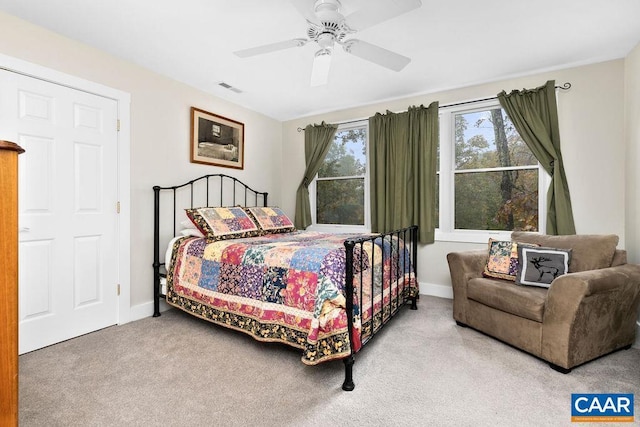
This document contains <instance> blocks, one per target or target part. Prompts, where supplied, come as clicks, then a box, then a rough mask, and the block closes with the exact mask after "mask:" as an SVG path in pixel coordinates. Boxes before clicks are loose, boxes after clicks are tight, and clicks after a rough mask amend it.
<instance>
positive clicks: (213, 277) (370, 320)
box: [167, 231, 418, 365]
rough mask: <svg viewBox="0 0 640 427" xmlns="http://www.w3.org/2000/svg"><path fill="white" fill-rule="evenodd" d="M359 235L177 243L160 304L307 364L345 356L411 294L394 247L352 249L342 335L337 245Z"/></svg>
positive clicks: (379, 243)
mask: <svg viewBox="0 0 640 427" xmlns="http://www.w3.org/2000/svg"><path fill="white" fill-rule="evenodd" d="M359 237H363V236H362V235H361V234H360V235H355V234H354V235H349V234H325V233H317V232H309V231H295V232H291V233H284V234H269V235H266V236H261V237H251V238H241V239H233V240H221V241H216V242H211V243H207V242H206V240H205V239H203V238H197V237H184V238H180V239H178V240H177V241H175V243H174V245H173V252H172V257H171V265H170V266H169V268H168V269H167V272H168V273H167V302H168V303H169V304H170V305H173V306H175V307H178V308H180V309H182V310H185V311H187V312H190V313H192V314H194V315H196V316H199V317H202V318H204V319H207V320H209V321H211V322H214V323H218V324H221V325H223V326H226V327H229V328H233V329H237V330H241V331H243V332H245V333H247V334H250V335H252V336H253V337H254V338H256V339H258V340H261V341H277V342H283V343H286V344H288V345H291V346H294V347H297V348H301V349H303V355H302V361H303V363H305V364H308V365H315V364H317V363H320V362H323V361H326V360H332V359H337V358H344V357H346V356H348V355H349V354H350V352H351V348H352V347H353V349H354V351H358V350H359V349H360V347H361V346H362V345H363V344H364V343H365V342H366V341H367V340H368V339H369V338H370V337H371V334H372V331H375V330H376V329H378V328H379V327H381V325H382V324H383V323H385V322H386V319H387V318H388V317H389V316H390V315H391V314H392V313H391V312H395V311H396V310H397V309H398V308H399V306H400V305H401V304H402V301H403V298H404V297H407V296H415V295H417V293H418V288H417V282H416V280H415V276H414V273H413V271H412V268H411V263H410V261H409V253H408V251H407V249H406V248H405V246H404V243H403V242H402V241H400V240H399V239H396V238H391V237H388V236H387V237H386V238H385V239H382V238H380V237H377V238H375V237H372V239H371V240H370V241H367V242H365V243H363V244H356V246H355V248H354V328H353V334H352V336H351V337H349V333H348V327H347V315H346V310H345V307H346V305H345V302H346V299H345V264H346V256H345V247H344V244H343V242H344V241H345V240H346V239H350V238H359Z"/></svg>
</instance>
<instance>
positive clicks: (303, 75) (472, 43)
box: [0, 0, 640, 120]
mask: <svg viewBox="0 0 640 427" xmlns="http://www.w3.org/2000/svg"><path fill="white" fill-rule="evenodd" d="M292 1H299V2H309V3H311V4H313V2H314V0H234V1H231V0H181V1H170V0H109V1H103V0H46V1H42V0H0V9H2V10H4V11H5V12H7V13H9V14H12V15H15V16H18V17H20V18H23V19H25V20H28V21H31V22H33V23H35V24H38V25H41V26H43V27H46V28H49V29H51V30H53V31H55V32H57V33H60V34H63V35H65V36H67V37H70V38H72V39H76V40H79V41H81V42H84V43H86V44H89V45H92V46H95V47H97V48H99V49H102V50H104V51H107V52H109V53H111V54H113V55H115V56H118V57H121V58H124V59H126V60H129V61H131V62H134V63H137V64H139V65H141V66H143V67H146V68H148V69H150V70H153V71H155V72H157V73H159V74H162V75H165V76H168V77H171V78H173V79H175V80H178V81H181V82H184V83H187V84H189V85H191V86H194V87H196V88H199V89H201V90H203V91H205V92H208V93H211V94H214V95H216V96H218V97H220V98H224V99H227V100H229V101H232V102H235V103H237V104H240V105H242V106H244V107H247V108H249V109H252V110H255V111H258V112H261V113H263V114H265V115H267V116H270V117H273V118H275V119H278V120H289V119H294V118H298V117H303V116H307V115H311V114H315V113H321V112H326V111H333V110H338V109H342V108H347V107H353V106H358V105H364V104H370V103H374V102H378V101H381V100H385V99H392V98H399V97H405V96H409V95H415V94H420V93H428V92H434V91H438V90H444V89H451V88H456V87H463V86H467V85H471V84H476V83H481V82H487V81H494V80H498V79H503V78H507V77H510V76H517V75H523V74H530V73H534V72H538V71H543V70H552V69H559V68H566V67H569V66H574V65H582V64H587V63H593V62H599V61H604V60H609V59H615V58H622V57H624V56H626V54H627V53H629V52H630V51H631V49H633V47H634V46H636V45H637V44H638V43H639V42H640V0H615V1H612V0H535V1H532V0H487V1H478V0H422V7H421V8H419V9H417V10H414V11H412V12H409V13H407V14H404V15H401V16H399V17H396V18H394V19H392V20H389V21H386V22H383V23H381V24H378V25H375V26H373V27H371V28H367V29H364V30H362V31H360V32H358V33H356V34H355V35H353V36H352V38H358V39H362V40H364V41H367V42H369V43H373V44H376V45H379V46H381V47H384V48H386V49H389V50H392V51H395V52H397V53H400V54H402V55H405V56H408V57H410V58H412V61H411V63H410V64H409V65H408V66H407V67H406V68H405V69H403V70H402V71H400V72H395V71H390V70H387V69H385V68H383V67H380V66H379V65H376V64H373V63H370V62H367V61H365V60H363V59H360V58H358V57H355V56H353V55H349V54H347V53H345V52H344V51H342V49H335V51H334V55H333V63H332V66H331V70H330V75H329V83H328V84H327V85H325V86H320V87H310V86H309V78H310V73H311V66H312V62H313V57H314V53H315V51H316V50H318V47H317V46H316V45H315V44H312V43H309V44H307V45H306V46H303V47H300V48H291V49H287V50H284V51H279V52H274V53H270V54H265V55H261V56H256V57H251V58H245V59H241V58H238V57H237V56H236V55H234V54H233V52H234V51H236V50H241V49H246V48H250V47H255V46H260V45H263V44H267V43H273V42H279V41H284V40H289V39H293V38H306V29H307V24H306V22H305V20H304V18H303V17H302V16H301V15H300V14H299V13H298V11H297V10H296V8H295V7H294V6H292V4H291V2H292ZM371 1H372V0H368V1H367V0H341V2H342V13H343V15H345V16H346V15H348V14H349V13H351V12H353V11H355V10H359V9H360V8H361V7H363V6H366V4H367V3H370V2H371ZM376 1H383V2H385V1H386V2H391V1H393V0H376ZM220 82H225V83H227V84H229V85H231V86H233V87H235V88H237V89H240V90H241V91H242V93H235V92H232V91H230V90H228V89H224V88H222V87H220V86H219V83H220Z"/></svg>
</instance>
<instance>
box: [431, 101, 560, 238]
mask: <svg viewBox="0 0 640 427" xmlns="http://www.w3.org/2000/svg"><path fill="white" fill-rule="evenodd" d="M464 107H466V108H464ZM464 107H461V106H458V107H457V108H456V107H451V108H448V109H441V111H440V147H439V151H438V155H439V171H438V182H439V191H438V194H439V205H438V209H437V211H438V215H439V217H438V218H439V224H438V233H437V234H436V238H437V239H438V240H454V241H469V242H486V241H487V239H488V237H489V236H494V237H499V238H508V237H509V234H510V232H511V231H512V230H526V231H538V230H543V229H544V221H543V219H544V216H545V215H546V212H545V204H544V203H541V198H540V197H539V194H543V195H544V194H546V190H544V189H543V188H547V187H546V186H548V182H549V181H548V178H547V174H546V172H544V170H543V169H542V168H541V166H540V165H539V164H538V161H537V160H536V158H535V156H534V155H533V153H532V152H531V150H529V148H528V147H527V145H526V144H525V143H524V141H523V140H522V138H521V137H520V135H519V134H518V132H517V131H516V129H515V128H514V126H513V124H512V123H511V121H510V120H509V118H508V116H507V115H506V114H505V112H504V110H503V109H502V108H501V107H500V105H499V104H498V103H497V101H492V102H489V103H487V102H485V103H474V104H471V107H470V106H469V105H465V106H464ZM545 185H546V186H545ZM541 189H543V190H542V191H541ZM545 199H546V198H545V197H542V201H544V200H545ZM496 235H497V236H496Z"/></svg>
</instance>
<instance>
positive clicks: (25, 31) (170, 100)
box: [0, 12, 282, 317]
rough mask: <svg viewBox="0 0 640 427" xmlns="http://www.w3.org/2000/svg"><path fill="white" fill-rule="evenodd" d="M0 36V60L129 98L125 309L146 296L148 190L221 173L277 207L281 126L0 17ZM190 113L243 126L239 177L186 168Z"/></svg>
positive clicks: (235, 173) (150, 241)
mask: <svg viewBox="0 0 640 427" xmlns="http://www.w3.org/2000/svg"><path fill="white" fill-rule="evenodd" d="M0 34H1V35H2V36H1V37H0V53H2V54H4V55H7V56H10V57H13V58H18V59H21V60H23V61H28V62H30V63H34V64H38V65H41V66H44V67H47V68H51V69H54V70H56V71H60V72H63V73H66V74H70V75H73V76H76V77H80V78H82V79H85V80H89V81H92V82H96V83H100V84H102V85H105V86H109V87H112V88H114V89H118V90H121V91H124V92H128V93H130V94H131V206H130V211H131V306H138V305H140V304H146V303H149V302H150V301H151V299H152V295H153V293H152V283H153V279H152V277H153V275H152V263H153V253H152V251H153V191H152V189H151V188H152V187H153V185H174V184H178V183H182V182H184V181H188V180H190V179H192V178H194V177H196V176H200V175H204V174H207V173H228V174H230V175H233V176H235V177H237V178H239V179H241V180H243V181H245V182H247V183H248V184H249V185H251V186H253V187H254V188H256V189H259V190H262V191H268V192H269V200H270V201H271V202H272V203H273V204H277V203H279V202H280V194H281V191H280V180H281V176H280V169H281V167H282V148H281V141H282V124H281V122H279V121H276V120H273V119H271V118H268V117H266V116H264V115H262V114H258V113H255V112H253V111H250V110H247V109H245V108H243V107H241V106H239V105H237V104H233V103H230V102H227V101H224V100H221V99H219V98H216V97H214V96H212V95H209V94H207V93H204V92H201V91H199V90H196V89H194V88H192V87H190V86H187V85H185V84H182V83H179V82H177V81H174V80H171V79H168V78H166V77H162V76H160V75H158V74H155V73H152V72H150V71H148V70H146V69H144V68H142V67H139V66H137V65H134V64H132V63H129V62H126V61H122V60H120V59H118V58H115V57H113V56H111V55H108V54H106V53H104V52H102V51H99V50H97V49H94V48H91V47H89V46H86V45H83V44H80V43H77V42H75V41H72V40H69V39H67V38H64V37H61V36H59V35H57V34H55V33H52V32H50V31H47V30H45V29H43V28H42V27H38V26H34V25H32V24H29V23H27V22H25V21H22V20H19V19H17V18H15V17H12V16H10V15H7V14H5V13H2V12H0ZM0 65H2V64H0ZM191 106H195V107H198V108H201V109H204V110H207V111H210V112H213V113H216V114H220V115H222V116H225V117H229V118H232V119H234V120H237V121H240V122H242V123H244V125H245V145H246V151H245V167H244V170H242V171H239V170H235V169H228V168H218V167H212V166H206V165H196V164H192V163H190V162H189V132H190V115H189V111H190V110H189V109H190V107H191ZM149 314H150V312H149ZM134 317H135V316H134Z"/></svg>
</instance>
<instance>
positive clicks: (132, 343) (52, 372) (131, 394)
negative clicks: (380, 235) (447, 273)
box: [20, 296, 640, 427]
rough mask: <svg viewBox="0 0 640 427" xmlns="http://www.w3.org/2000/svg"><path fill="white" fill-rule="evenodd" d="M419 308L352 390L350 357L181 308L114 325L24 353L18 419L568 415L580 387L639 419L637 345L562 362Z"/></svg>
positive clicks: (323, 422)
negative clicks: (309, 360) (312, 351)
mask: <svg viewBox="0 0 640 427" xmlns="http://www.w3.org/2000/svg"><path fill="white" fill-rule="evenodd" d="M418 307H419V309H418V311H410V310H408V309H407V310H406V311H404V312H403V313H401V314H400V316H399V317H398V318H396V319H394V321H393V322H392V323H390V324H389V325H388V327H387V328H386V330H385V331H383V333H382V334H380V335H379V336H377V337H376V338H375V339H374V340H373V341H372V342H371V343H370V344H369V345H368V346H367V347H365V348H364V349H363V351H362V352H361V353H359V354H358V355H357V356H356V363H355V365H354V380H355V383H356V389H355V390H354V391H352V392H344V391H342V390H341V388H340V386H341V384H342V380H343V375H344V369H343V364H342V362H340V361H336V362H329V363H325V364H323V365H319V366H314V367H310V366H305V365H303V364H302V362H301V361H300V354H299V352H298V351H297V350H295V349H290V348H288V347H286V346H283V345H279V344H265V343H260V342H257V341H254V340H253V339H252V338H250V337H249V336H246V335H244V334H242V333H239V332H236V331H230V330H227V329H225V328H222V327H219V326H216V325H212V324H209V323H207V322H205V321H202V320H199V319H195V318H192V317H189V316H188V315H186V314H184V313H182V312H179V311H178V310H170V311H168V312H165V313H164V314H163V315H162V316H161V317H159V318H147V319H143V320H140V321H137V322H132V323H129V324H127V325H124V326H115V327H111V328H107V329H104V330H102V331H98V332H95V333H92V334H89V335H85V336H82V337H79V338H76V339H73V340H70V341H67V342H64V343H60V344H57V345H54V346H51V347H48V348H45V349H42V350H38V351H35V352H32V353H29V354H26V355H23V356H21V357H20V426H23V427H27V426H161V425H162V426H191V425H200V426H365V425H366V426H485V425H486V426H569V425H571V393H634V394H635V414H636V420H637V421H640V350H639V349H635V348H632V349H631V350H626V351H619V352H616V353H614V354H611V355H609V356H606V357H604V358H601V359H599V360H596V361H594V362H592V363H588V364H586V365H584V366H582V367H579V368H576V369H574V371H573V372H571V373H570V374H568V375H562V374H560V373H558V372H555V371H553V370H551V369H550V368H549V367H548V365H547V364H546V363H545V362H543V361H541V360H538V359H536V358H534V357H532V356H530V355H528V354H525V353H523V352H521V351H519V350H516V349H514V348H511V347H509V346H507V345H505V344H502V343H500V342H498V341H496V340H494V339H492V338H489V337H487V336H485V335H483V334H480V333H479V332H476V331H474V330H471V329H468V328H460V327H457V326H456V325H455V323H454V321H453V319H452V318H451V301H450V300H446V299H440V298H434V297H425V296H422V297H421V299H420V301H419V303H418ZM579 425H584V424H583V423H581V424H579ZM601 425H603V424H601ZM606 425H611V424H606ZM626 425H627V426H628V425H629V424H626Z"/></svg>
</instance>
